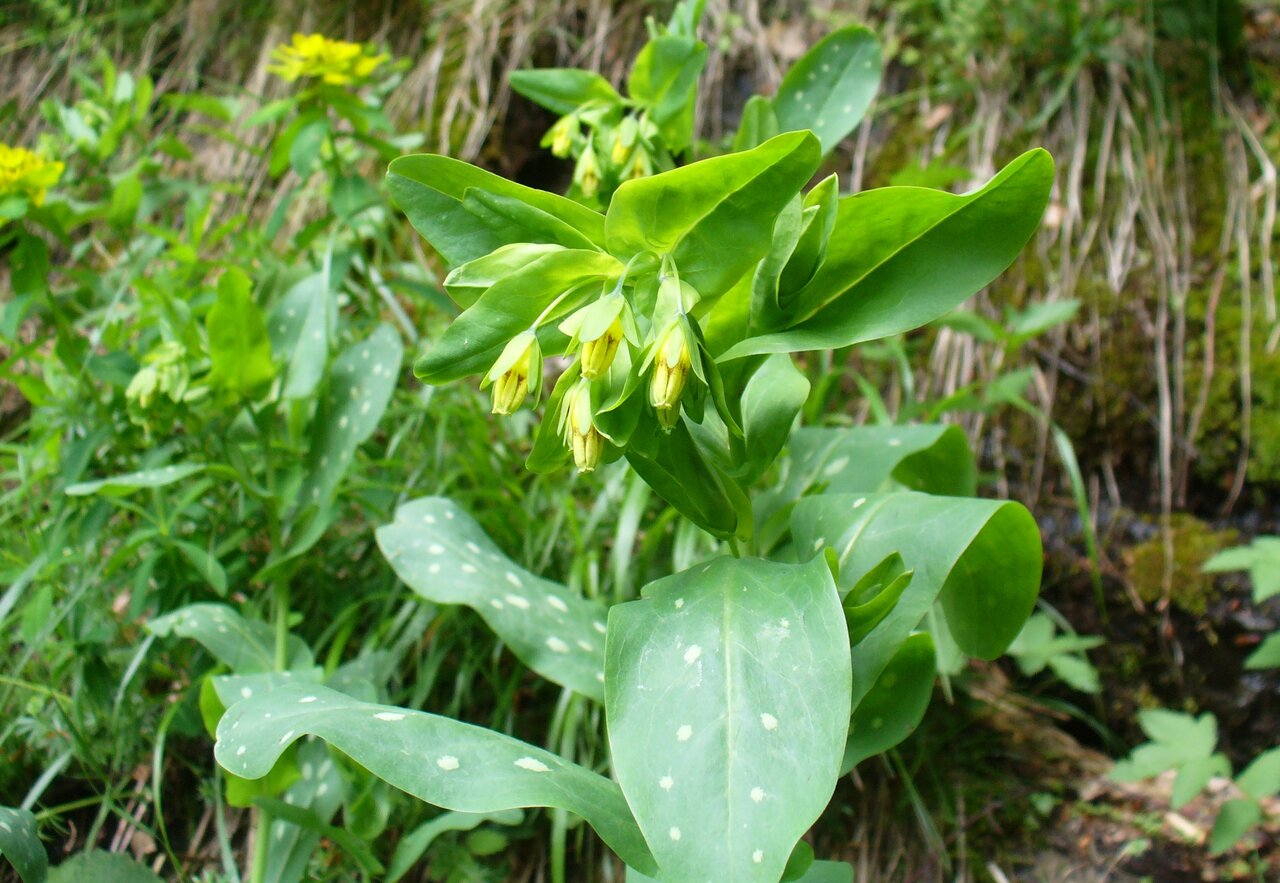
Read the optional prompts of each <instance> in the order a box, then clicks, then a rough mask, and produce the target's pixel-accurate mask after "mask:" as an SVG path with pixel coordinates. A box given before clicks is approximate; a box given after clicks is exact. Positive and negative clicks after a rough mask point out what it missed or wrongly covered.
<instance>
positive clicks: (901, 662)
mask: <svg viewBox="0 0 1280 883" xmlns="http://www.w3.org/2000/svg"><path fill="white" fill-rule="evenodd" d="M855 652H856V651H855ZM937 670H938V667H937V658H936V655H935V652H934V648H933V637H932V636H931V635H930V634H929V633H928V632H917V633H916V634H914V635H912V636H911V637H909V638H907V639H906V640H905V641H903V642H902V645H901V646H900V647H899V648H898V652H897V653H895V654H893V658H892V659H891V660H889V664H888V665H887V666H885V669H884V671H882V672H881V673H880V677H878V678H876V682H875V685H874V686H873V687H872V688H871V689H870V691H868V692H867V695H866V696H864V697H862V701H861V702H859V703H858V705H857V707H856V708H854V710H853V720H852V722H851V723H850V725H849V742H848V744H847V745H846V746H845V749H844V762H843V763H842V764H841V765H840V772H841V774H844V773H847V772H848V771H849V770H851V769H853V768H854V767H856V766H857V765H858V764H860V763H862V761H864V760H866V759H867V758H868V757H873V756H875V755H877V754H880V753H882V752H885V751H888V750H889V749H890V748H892V747H894V746H895V745H897V744H898V743H900V742H901V741H902V740H903V739H905V738H907V737H908V736H910V735H911V734H912V733H914V732H915V729H916V727H918V726H919V725H920V721H921V720H922V719H923V718H924V713H925V710H926V709H928V707H929V700H930V699H931V698H932V697H933V680H934V676H935V675H936V674H937Z"/></svg>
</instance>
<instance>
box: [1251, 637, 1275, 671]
mask: <svg viewBox="0 0 1280 883" xmlns="http://www.w3.org/2000/svg"><path fill="white" fill-rule="evenodd" d="M1244 667H1245V668H1247V669H1249V670H1250V671H1256V670H1257V669H1260V668H1277V667H1280V632H1272V633H1271V634H1269V635H1267V637H1266V638H1264V639H1263V641H1262V643H1261V644H1259V645H1258V649H1257V650H1254V651H1253V652H1252V653H1250V654H1249V656H1248V657H1247V658H1246V659H1245V661H1244Z"/></svg>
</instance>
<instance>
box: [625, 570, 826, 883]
mask: <svg viewBox="0 0 1280 883" xmlns="http://www.w3.org/2000/svg"><path fill="white" fill-rule="evenodd" d="M644 595H645V597H644V598H643V599H642V600H639V601H633V602H630V603H627V604H621V605H619V606H616V607H614V608H613V609H612V610H610V613H609V617H610V622H609V640H608V648H607V650H606V665H605V672H606V685H605V691H606V708H607V713H608V722H609V744H610V747H611V750H612V754H613V760H614V770H615V772H616V774H617V777H618V780H619V781H620V782H621V783H622V787H623V789H624V791H625V792H626V795H627V800H628V802H629V803H630V804H631V808H632V809H633V810H634V812H635V813H636V819H637V821H639V823H640V827H641V830H643V831H644V832H645V836H646V838H647V839H648V841H649V844H650V846H651V847H652V849H653V853H654V857H655V858H656V859H657V860H658V864H659V867H660V868H661V872H660V874H659V875H658V877H659V879H661V880H667V881H671V883H684V881H691V880H697V881H701V880H711V879H716V880H735V881H743V883H746V881H761V883H777V880H778V879H779V878H780V877H781V876H782V872H783V869H784V868H785V867H786V864H787V859H788V857H789V856H790V855H791V851H792V848H793V847H794V846H795V844H796V841H797V840H799V839H800V836H801V835H802V834H804V832H805V831H806V830H808V828H809V826H810V825H811V824H813V822H814V820H815V819H817V817H818V816H819V814H820V813H821V812H822V810H823V809H824V808H825V807H826V805H827V801H828V800H829V799H830V797H831V794H832V791H833V790H834V788H835V782H836V778H837V774H838V772H839V768H840V758H841V752H842V750H843V747H844V743H845V737H846V735H847V734H848V729H849V710H850V706H849V701H848V697H849V687H850V667H849V665H850V664H849V636H848V632H847V631H846V629H845V619H844V612H843V610H842V609H841V607H840V597H839V595H838V594H837V592H836V587H835V583H834V582H833V580H832V578H831V572H830V570H829V569H828V568H827V566H826V564H825V563H824V562H823V561H822V559H821V558H816V559H814V560H813V561H812V562H810V563H809V564H805V565H797V564H777V563H773V562H768V561H762V560H758V559H742V560H738V559H730V558H721V559H717V560H716V561H713V562H711V563H710V564H706V565H702V566H699V567H696V568H694V569H692V570H688V571H684V572H683V573H679V574H676V575H674V576H671V577H667V578H665V579H662V580H658V581H657V582H654V583H651V584H650V585H649V586H647V587H646V589H645V592H644Z"/></svg>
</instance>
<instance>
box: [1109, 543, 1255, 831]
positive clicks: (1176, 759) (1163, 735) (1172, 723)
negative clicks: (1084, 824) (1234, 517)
mask: <svg viewBox="0 0 1280 883" xmlns="http://www.w3.org/2000/svg"><path fill="white" fill-rule="evenodd" d="M1235 570H1247V571H1249V575H1250V577H1251V578H1252V580H1253V599H1254V602H1255V603H1261V602H1263V601H1264V600H1266V599H1267V598H1270V597H1272V596H1274V595H1276V594H1280V537H1256V538H1254V540H1253V542H1252V543H1251V544H1250V545H1248V546H1240V547H1237V548H1234V549H1226V550H1224V551H1221V552H1218V553H1217V554H1216V555H1214V556H1213V557H1212V558H1210V559H1209V560H1208V561H1207V562H1206V563H1205V564H1204V571H1205V572H1206V573H1224V572H1229V571H1235ZM1277 638H1280V633H1276V632H1273V633H1272V634H1270V635H1268V636H1267V637H1266V639H1265V640H1263V642H1262V644H1261V645H1260V646H1259V647H1258V649H1257V650H1255V651H1254V652H1253V653H1252V654H1250V655H1249V657H1248V659H1246V660H1245V668H1246V669H1261V668H1274V667H1276V666H1280V640H1277ZM1138 721H1139V723H1140V724H1141V726H1142V729H1143V731H1144V732H1145V733H1146V734H1147V735H1148V736H1150V737H1151V740H1152V741H1151V742H1149V743H1147V744H1145V745H1140V746H1139V747H1137V748H1135V749H1134V750H1133V753H1132V754H1131V755H1130V756H1129V757H1128V758H1127V759H1126V760H1122V761H1120V762H1118V763H1117V764H1116V766H1115V769H1114V770H1113V771H1112V773H1111V775H1112V778H1114V779H1116V780H1117V781H1121V782H1132V781H1137V780H1139V779H1146V778H1150V777H1152V776H1157V775H1159V774H1161V773H1163V772H1165V771H1166V770H1177V778H1176V779H1175V780H1174V784H1173V799H1172V806H1173V808H1174V809H1178V808H1179V807H1181V806H1182V805H1184V804H1185V803H1187V802H1188V801H1190V800H1191V799H1192V798H1194V797H1195V796H1196V795H1197V794H1199V793H1200V792H1201V791H1203V790H1204V788H1205V786H1206V785H1207V784H1208V782H1209V779H1210V778H1212V777H1213V776H1224V777H1232V773H1231V761H1230V760H1228V759H1227V757H1226V755H1224V754H1222V753H1220V752H1215V751H1214V749H1215V748H1216V746H1217V739H1218V722H1217V720H1216V719H1215V718H1214V716H1213V715H1212V714H1208V713H1206V714H1202V715H1200V717H1198V718H1195V717H1192V716H1191V715H1189V714H1182V713H1179V712H1173V711H1166V710H1163V709H1149V710H1146V711H1142V712H1139V714H1138ZM1232 781H1233V784H1234V787H1235V789H1236V790H1237V791H1238V792H1239V793H1240V795H1241V796H1239V797H1233V798H1231V799H1230V800H1228V801H1227V802H1226V803H1224V804H1223V805H1222V808H1221V809H1220V810H1219V811H1218V816H1217V819H1216V820H1215V821H1214V824H1213V830H1212V831H1211V832H1210V833H1209V850H1210V852H1211V853H1212V854H1214V855H1220V854H1221V853H1223V852H1226V851H1227V850H1228V849H1230V848H1231V847H1232V846H1234V845H1235V844H1236V843H1237V842H1238V841H1239V840H1240V839H1241V838H1242V837H1244V836H1245V835H1246V834H1247V833H1248V832H1249V830H1250V829H1251V828H1253V827H1254V826H1255V825H1256V824H1258V823H1259V822H1260V821H1261V820H1262V818H1263V814H1264V813H1263V806H1262V801H1263V800H1265V799H1267V798H1269V797H1273V796H1275V795H1276V794H1278V793H1280V748H1272V749H1270V750H1269V751H1264V752H1263V753H1262V754H1260V755H1258V756H1257V757H1255V758H1254V759H1253V761H1252V762H1251V763H1250V764H1249V765H1248V766H1247V767H1245V769H1244V770H1243V771H1241V773H1240V775H1238V776H1234V777H1232Z"/></svg>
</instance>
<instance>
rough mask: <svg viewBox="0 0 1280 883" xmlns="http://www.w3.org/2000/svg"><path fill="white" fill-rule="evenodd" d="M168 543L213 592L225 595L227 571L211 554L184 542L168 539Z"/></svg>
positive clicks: (193, 544)
mask: <svg viewBox="0 0 1280 883" xmlns="http://www.w3.org/2000/svg"><path fill="white" fill-rule="evenodd" d="M169 542H170V543H172V544H173V545H174V546H175V547H176V548H177V550H178V551H179V552H181V553H182V557H183V558H186V559H187V563H188V564H190V565H191V566H192V567H194V568H195V571H196V573H198V574H200V578H201V579H203V580H204V581H205V582H207V583H208V584H209V586H210V587H211V588H212V589H213V590H214V591H215V592H217V593H218V594H219V595H225V594H226V593H227V571H226V570H225V569H223V567H222V564H221V563H219V561H218V559H217V558H215V557H214V556H213V554H212V553H210V552H209V551H208V550H207V549H204V548H202V547H200V546H197V545H196V544H195V543H189V542H187V541H186V540H179V539H174V538H170V539H169Z"/></svg>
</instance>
